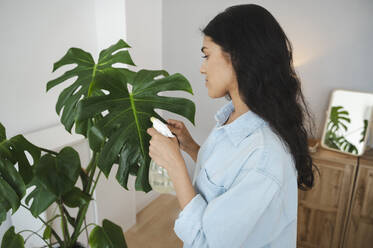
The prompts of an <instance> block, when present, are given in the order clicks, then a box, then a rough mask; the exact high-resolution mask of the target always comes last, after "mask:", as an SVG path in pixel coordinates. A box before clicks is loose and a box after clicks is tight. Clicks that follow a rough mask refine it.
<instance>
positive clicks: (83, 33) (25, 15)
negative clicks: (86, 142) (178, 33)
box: [0, 0, 160, 237]
mask: <svg viewBox="0 0 373 248" xmlns="http://www.w3.org/2000/svg"><path fill="white" fill-rule="evenodd" d="M159 22H160V21H159ZM0 35H1V43H0V44H1V45H0V54H1V60H0V68H1V73H0V87H1V88H0V122H2V123H3V124H4V126H5V127H6V129H7V136H8V137H11V136H13V135H15V134H19V133H29V132H31V131H36V130H41V129H44V128H46V127H50V126H54V125H56V124H58V123H59V117H58V116H57V114H56V112H55V104H56V101H57V99H58V95H59V93H60V91H61V90H62V89H63V88H65V87H66V85H68V84H69V83H68V82H66V83H63V84H62V85H60V86H57V87H56V88H54V89H52V90H51V91H50V92H48V93H46V92H45V89H46V83H47V81H49V80H51V79H53V78H56V77H58V76H59V75H61V74H62V73H63V72H64V71H66V69H67V68H68V67H66V68H61V69H59V70H58V71H57V72H55V73H53V74H52V67H53V63H54V62H56V61H57V60H59V59H60V58H61V57H62V56H63V55H64V54H65V53H66V52H67V50H68V49H69V48H70V47H79V48H82V49H84V50H85V51H87V52H90V53H91V54H92V56H93V57H94V58H95V59H97V57H98V52H99V51H100V50H101V49H103V48H106V47H107V46H109V45H111V44H113V43H115V42H117V41H118V40H119V39H124V40H126V18H125V1H124V0H108V1H102V0H95V1H90V0H80V1H74V0H64V1H50V0H34V1H28V0H23V1H21V0H18V1H11V0H1V1H0ZM51 138H53V137H51ZM56 142H58V141H57V140H56ZM112 174H113V173H112ZM97 205H98V217H99V223H101V221H102V219H104V218H108V219H110V220H112V221H113V222H115V223H117V224H118V225H121V226H122V228H123V230H126V229H128V228H129V227H130V226H131V225H132V224H134V222H135V220H136V217H135V214H136V206H135V205H136V203H135V193H134V192H128V191H126V190H124V189H123V188H122V187H121V186H120V185H119V184H118V183H117V182H116V180H115V179H113V178H110V180H106V179H105V178H104V176H103V177H102V178H101V181H100V183H99V184H98V186H97ZM128 213H130V214H128ZM10 224H11V222H10V221H8V222H7V223H6V224H4V225H3V226H2V227H1V231H2V233H3V229H5V230H6V229H7V227H5V226H9V225H10ZM2 233H0V237H2Z"/></svg>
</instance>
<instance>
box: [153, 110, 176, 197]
mask: <svg viewBox="0 0 373 248" xmlns="http://www.w3.org/2000/svg"><path fill="white" fill-rule="evenodd" d="M150 121H151V122H152V123H153V127H154V128H155V130H157V131H158V132H160V133H161V134H162V135H164V136H166V137H175V136H174V135H173V134H172V133H171V131H170V129H169V128H168V127H167V125H166V124H164V123H163V122H162V121H160V120H159V119H157V118H155V117H151V118H150ZM149 184H150V185H151V186H152V188H153V190H155V191H157V192H159V193H174V192H175V190H174V186H173V184H172V181H171V179H170V177H169V176H168V174H167V170H166V169H165V168H163V167H161V166H159V165H157V164H156V163H155V162H154V161H153V160H151V161H150V167H149Z"/></svg>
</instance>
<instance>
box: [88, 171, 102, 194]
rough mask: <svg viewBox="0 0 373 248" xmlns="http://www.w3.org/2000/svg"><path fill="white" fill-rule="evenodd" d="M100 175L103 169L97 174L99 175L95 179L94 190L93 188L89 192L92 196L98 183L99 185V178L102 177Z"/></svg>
mask: <svg viewBox="0 0 373 248" xmlns="http://www.w3.org/2000/svg"><path fill="white" fill-rule="evenodd" d="M100 175H101V170H100V171H99V172H98V175H97V177H96V180H94V183H95V184H94V185H93V187H92V190H91V192H90V193H89V195H90V196H92V195H93V192H94V191H95V189H96V185H97V182H98V179H99V178H100Z"/></svg>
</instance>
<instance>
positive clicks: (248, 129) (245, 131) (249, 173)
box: [148, 4, 314, 248]
mask: <svg viewBox="0 0 373 248" xmlns="http://www.w3.org/2000/svg"><path fill="white" fill-rule="evenodd" d="M202 32H203V34H204V39H203V47H202V49H201V50H202V52H203V53H204V55H205V56H204V58H205V60H204V62H203V64H202V66H201V69H200V71H201V73H202V74H204V75H205V76H206V87H207V89H208V94H209V96H210V97H211V98H220V97H223V96H225V97H227V98H228V99H229V100H230V101H229V103H228V104H226V105H225V106H223V107H222V108H221V109H220V110H219V111H218V112H217V113H216V114H215V119H216V121H217V124H216V126H215V127H214V129H213V130H212V132H211V133H210V135H209V137H208V138H207V140H206V141H205V142H204V144H203V145H202V147H201V148H200V147H199V145H198V144H197V143H196V142H195V141H194V140H193V138H192V137H191V136H190V134H189V132H188V130H187V129H186V128H185V125H184V124H183V123H182V122H181V121H177V120H168V126H169V128H170V129H171V131H172V132H173V133H174V134H175V135H176V138H167V137H164V136H162V135H160V134H159V133H158V132H157V131H156V130H155V129H154V128H149V129H148V134H150V135H151V136H152V139H151V140H150V147H149V155H150V157H151V158H152V159H153V160H154V161H155V162H156V163H157V164H159V165H160V166H162V167H164V168H166V169H167V171H168V174H169V176H170V178H171V180H172V182H173V184H174V188H175V191H176V195H177V198H178V201H179V204H180V207H181V210H182V211H181V212H180V214H179V216H178V218H177V220H176V221H175V226H174V231H175V233H176V234H177V235H178V237H179V238H180V239H181V240H182V241H183V242H184V247H213V248H218V247H224V248H227V247H281V248H284V247H285V248H288V247H296V233H297V206H298V200H297V189H298V188H300V189H303V190H305V189H309V188H311V187H312V186H313V181H314V175H313V170H312V159H311V157H310V154H309V151H308V145H307V137H308V133H307V131H306V128H305V117H308V118H309V117H310V114H309V111H308V108H307V105H306V103H305V101H304V98H303V95H302V92H301V86H300V81H299V79H298V78H297V76H296V73H295V72H294V69H293V65H292V48H291V44H290V42H289V40H288V39H287V37H286V35H285V33H284V32H283V30H282V28H281V27H280V25H279V24H278V22H277V21H276V20H275V19H274V17H273V16H272V15H271V14H270V13H269V12H268V11H267V10H266V9H264V8H262V7H260V6H258V5H254V4H248V5H238V6H233V7H230V8H227V9H226V10H225V11H224V12H222V13H220V14H218V15H217V16H216V17H215V18H214V19H213V20H211V21H210V22H209V23H208V25H207V26H206V27H205V28H204V29H203V30H202ZM310 119H311V118H310ZM311 124H313V123H311ZM178 143H180V146H179V144H178ZM160 147H162V148H163V149H161V148H160ZM180 149H182V150H184V151H186V152H187V153H188V154H189V155H190V156H191V157H192V158H193V159H194V160H195V161H196V162H197V167H196V174H195V177H194V180H195V182H193V184H192V183H191V181H190V179H189V177H188V172H187V169H186V166H185V162H184V160H183V157H182V155H181V152H180ZM197 154H198V156H197ZM193 185H194V186H193Z"/></svg>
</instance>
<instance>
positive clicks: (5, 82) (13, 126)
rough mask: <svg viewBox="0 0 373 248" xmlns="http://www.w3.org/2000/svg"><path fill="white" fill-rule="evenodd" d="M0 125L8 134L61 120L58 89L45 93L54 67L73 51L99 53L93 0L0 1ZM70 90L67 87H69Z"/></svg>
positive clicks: (52, 75) (45, 125) (57, 73)
mask: <svg viewBox="0 0 373 248" xmlns="http://www.w3.org/2000/svg"><path fill="white" fill-rule="evenodd" d="M0 34H1V46H0V54H1V59H0V68H1V73H0V87H1V90H0V121H1V122H3V124H4V126H5V127H6V128H7V133H8V136H12V135H15V134H17V133H24V132H29V131H34V130H38V129H40V128H43V127H47V126H51V125H53V124H57V123H58V122H59V118H58V116H57V114H56V112H55V110H54V107H55V104H56V101H57V97H58V94H59V91H60V89H61V87H59V90H56V89H54V90H51V91H50V92H48V94H47V93H46V83H47V81H48V80H50V79H53V78H55V77H57V76H58V75H60V73H62V71H63V70H64V69H61V72H56V73H53V74H52V67H53V63H54V62H56V61H57V60H59V59H60V58H61V57H62V56H63V55H64V54H65V53H66V51H67V49H68V48H70V47H73V46H74V47H80V48H84V49H85V50H86V51H88V52H91V53H93V54H94V53H96V52H97V38H96V24H95V5H94V4H93V3H92V1H90V0H81V1H74V0H66V1H50V0H35V1H27V0H15V1H11V0H2V1H0ZM65 86H66V85H65Z"/></svg>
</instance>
